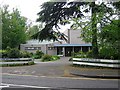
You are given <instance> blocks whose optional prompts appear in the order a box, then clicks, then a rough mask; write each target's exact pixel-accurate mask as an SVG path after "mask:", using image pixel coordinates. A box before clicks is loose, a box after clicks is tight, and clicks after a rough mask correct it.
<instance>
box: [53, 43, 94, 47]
mask: <svg viewBox="0 0 120 90" xmlns="http://www.w3.org/2000/svg"><path fill="white" fill-rule="evenodd" d="M54 46H55V47H72V46H73V47H75V46H76V47H77V46H92V44H54Z"/></svg>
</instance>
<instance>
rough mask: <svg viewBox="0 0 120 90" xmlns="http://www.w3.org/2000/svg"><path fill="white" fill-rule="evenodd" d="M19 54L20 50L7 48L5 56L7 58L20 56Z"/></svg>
mask: <svg viewBox="0 0 120 90" xmlns="http://www.w3.org/2000/svg"><path fill="white" fill-rule="evenodd" d="M20 56H21V54H20V50H18V49H16V48H13V49H10V50H7V57H8V58H20Z"/></svg>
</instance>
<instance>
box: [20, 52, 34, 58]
mask: <svg viewBox="0 0 120 90" xmlns="http://www.w3.org/2000/svg"><path fill="white" fill-rule="evenodd" d="M20 53H21V58H30V57H31V56H32V53H29V52H27V51H20Z"/></svg>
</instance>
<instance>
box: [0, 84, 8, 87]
mask: <svg viewBox="0 0 120 90" xmlns="http://www.w3.org/2000/svg"><path fill="white" fill-rule="evenodd" d="M6 87H9V85H8V84H3V83H1V84H0V88H6Z"/></svg>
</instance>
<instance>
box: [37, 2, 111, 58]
mask: <svg viewBox="0 0 120 90" xmlns="http://www.w3.org/2000/svg"><path fill="white" fill-rule="evenodd" d="M103 5H104V7H105V8H108V7H107V6H106V5H105V4H103ZM98 7H99V8H98ZM82 8H84V10H83V9H82ZM100 10H101V7H100V5H97V4H95V2H46V3H44V4H43V5H42V11H41V12H39V13H38V15H39V18H38V19H37V21H40V22H44V23H45V24H46V25H45V27H44V28H43V29H42V30H41V31H40V32H39V34H38V35H39V39H40V40H43V39H48V40H50V39H53V40H58V37H57V35H58V33H57V34H55V32H54V30H53V28H54V27H55V28H56V29H58V28H59V24H62V25H65V24H67V23H68V21H69V20H71V19H73V18H80V19H81V18H83V17H84V13H88V12H90V11H92V16H91V21H92V24H91V27H92V30H91V31H92V37H91V39H92V40H91V43H92V47H93V48H92V49H93V50H92V51H93V57H94V58H98V42H97V31H98V29H97V23H96V17H97V15H98V12H100ZM108 10H109V9H108ZM108 10H107V11H108ZM43 35H44V36H43Z"/></svg>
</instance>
